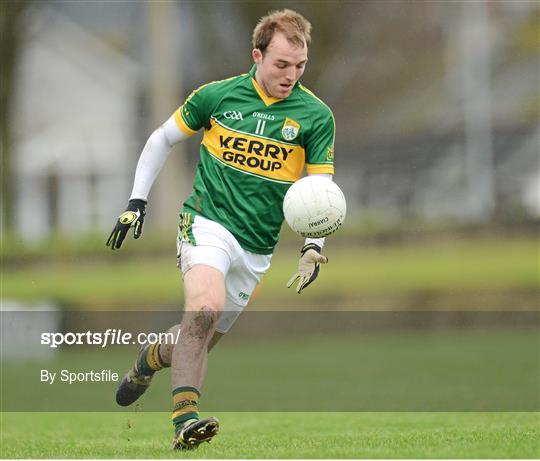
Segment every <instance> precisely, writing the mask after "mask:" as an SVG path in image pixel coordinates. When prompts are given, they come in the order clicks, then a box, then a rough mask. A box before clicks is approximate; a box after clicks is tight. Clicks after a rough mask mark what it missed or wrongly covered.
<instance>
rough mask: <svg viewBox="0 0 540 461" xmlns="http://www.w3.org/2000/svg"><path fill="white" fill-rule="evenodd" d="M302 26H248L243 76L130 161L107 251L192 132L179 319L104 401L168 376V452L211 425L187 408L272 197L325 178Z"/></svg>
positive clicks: (310, 262)
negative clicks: (194, 152)
mask: <svg viewBox="0 0 540 461" xmlns="http://www.w3.org/2000/svg"><path fill="white" fill-rule="evenodd" d="M310 32H311V24H310V23H309V22H308V21H307V20H306V19H305V18H304V17H302V16H301V15H300V14H298V13H296V12H294V11H291V10H288V9H285V10H281V11H273V12H271V13H269V14H268V15H267V16H264V17H263V18H261V19H260V21H259V23H258V24H257V26H256V27H255V30H254V31H253V51H252V57H253V61H254V66H253V68H252V69H251V70H250V71H249V72H248V73H246V74H242V75H239V76H236V77H232V78H229V79H227V80H221V81H217V82H212V83H208V84H206V85H203V86H201V87H200V88H198V89H197V90H195V91H194V92H193V93H191V95H190V96H189V97H188V98H187V99H186V101H185V102H184V104H183V105H182V106H180V108H179V109H178V110H177V111H176V112H175V113H174V114H173V115H172V116H171V117H170V118H169V119H168V120H167V121H166V122H165V123H164V124H163V125H162V126H160V127H159V128H158V129H157V130H156V131H154V132H153V133H152V135H151V136H150V138H149V139H148V142H147V143H146V145H145V147H144V150H143V152H142V154H141V156H140V159H139V162H138V164H137V169H136V172H135V180H134V186H133V191H132V193H131V197H130V200H129V204H128V207H127V209H126V211H125V212H124V213H123V214H122V215H120V217H119V218H118V221H117V223H116V226H115V228H114V229H113V231H112V233H111V235H110V237H109V239H108V241H107V245H109V246H110V247H111V248H112V249H118V248H120V247H121V245H122V242H123V241H124V238H125V237H126V235H127V232H128V230H129V229H130V228H131V227H133V228H134V237H135V238H136V239H137V238H139V237H140V236H141V234H142V227H143V222H144V216H145V208H146V205H147V197H148V194H149V192H150V188H151V186H152V184H153V182H154V180H155V179H156V177H157V175H158V173H159V171H160V170H161V168H162V166H163V164H164V162H165V160H166V158H167V156H168V154H169V151H170V149H171V148H172V146H174V145H175V144H176V143H178V142H179V141H181V140H183V139H186V138H187V137H189V136H191V135H193V134H194V133H196V132H197V131H198V130H200V129H204V136H203V139H202V143H201V146H200V159H199V164H198V166H197V172H196V176H195V180H194V184H193V192H192V193H191V195H190V196H189V197H188V198H187V200H186V201H185V202H184V204H183V209H182V210H181V213H180V222H179V228H178V239H177V250H178V251H177V254H178V267H179V268H180V270H181V272H182V276H183V280H184V294H185V308H184V315H183V319H182V323H181V324H180V325H177V326H175V327H173V328H172V329H171V330H170V331H177V330H178V328H180V335H179V341H178V343H177V344H174V345H170V344H162V345H160V344H147V345H145V346H143V347H142V348H141V350H140V352H139V354H138V357H137V359H136V361H135V364H134V365H133V367H132V369H131V370H130V371H129V372H128V373H127V374H126V376H125V377H124V378H123V380H122V381H121V383H120V385H119V387H118V390H117V394H116V401H117V402H118V404H120V405H124V406H125V405H130V404H131V403H133V402H134V401H135V400H137V399H138V398H139V397H140V396H141V395H142V394H143V392H145V391H146V389H147V388H148V386H149V384H150V382H151V380H152V378H153V375H154V373H155V372H156V371H158V370H161V369H162V368H165V367H171V369H172V373H171V375H172V398H173V412H172V422H173V425H174V428H175V438H174V441H173V447H174V448H175V449H190V448H195V447H196V446H198V445H199V444H200V443H202V442H205V441H210V440H211V439H212V438H213V437H214V436H215V435H216V434H217V432H218V429H219V422H218V420H217V419H216V418H214V417H210V418H205V419H200V417H199V409H198V399H199V396H200V390H201V388H202V385H203V382H204V378H205V375H206V365H207V356H208V351H209V350H210V349H211V348H212V347H213V346H214V345H215V344H216V343H217V341H218V340H219V339H220V338H221V337H222V336H223V335H224V334H225V333H226V332H227V331H228V330H229V329H230V328H231V325H232V324H233V323H234V321H235V320H236V319H237V317H238V316H239V314H240V313H241V311H242V310H243V309H244V308H245V307H246V305H247V303H248V301H249V298H250V296H251V294H252V292H253V290H254V289H255V287H256V285H257V284H258V283H259V281H260V280H261V278H262V276H263V275H264V274H265V273H266V271H267V270H268V268H269V267H270V260H271V258H272V252H273V250H274V247H275V245H276V243H277V241H278V236H279V231H280V228H281V224H282V222H283V211H282V204H283V198H284V196H285V193H286V192H287V189H288V188H289V186H290V185H291V184H292V183H294V182H295V181H296V180H298V179H299V178H300V177H301V175H302V174H303V170H304V166H305V167H306V169H307V174H320V175H325V176H327V177H329V178H331V175H332V174H333V172H334V167H333V148H334V129H335V125H334V118H333V116H332V112H331V110H330V109H329V108H328V106H326V105H325V104H324V103H323V102H322V101H321V100H320V99H319V98H317V97H316V96H315V95H314V94H313V93H312V92H311V91H309V90H308V89H307V88H305V87H304V86H302V84H301V83H300V82H299V81H298V80H299V78H300V77H301V76H302V74H303V73H304V70H305V67H306V63H307V60H308V47H309V44H310V41H311V37H310ZM323 243H324V239H306V242H305V244H304V246H303V248H302V250H301V252H300V261H299V264H298V271H297V272H296V273H295V274H294V275H293V277H292V278H291V280H289V283H288V287H290V286H292V285H293V284H294V283H295V282H298V284H297V288H296V291H297V292H298V293H300V292H301V291H302V289H304V288H306V287H307V286H308V285H309V284H310V283H311V282H313V281H314V280H315V278H316V277H317V275H318V272H319V264H321V263H326V262H327V259H326V257H325V256H323V255H321V248H322V246H323Z"/></svg>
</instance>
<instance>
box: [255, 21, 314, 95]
mask: <svg viewBox="0 0 540 461" xmlns="http://www.w3.org/2000/svg"><path fill="white" fill-rule="evenodd" d="M252 55H253V60H254V61H255V64H257V72H256V74H255V79H256V80H257V83H258V84H259V85H260V86H261V87H262V89H263V90H264V92H265V93H266V94H267V96H273V97H274V98H280V99H284V98H286V97H287V96H289V94H291V91H292V89H293V87H294V84H295V83H296V82H297V81H298V79H299V78H300V77H301V76H302V74H303V73H304V69H305V67H306V63H307V46H304V47H302V48H299V47H298V46H296V45H294V44H292V43H290V42H289V41H288V40H287V39H286V38H285V35H283V34H282V33H279V32H278V33H276V34H274V36H273V37H272V40H271V41H270V44H269V45H268V47H267V48H266V50H265V52H264V54H263V53H261V51H260V50H258V49H255V50H253V53H252Z"/></svg>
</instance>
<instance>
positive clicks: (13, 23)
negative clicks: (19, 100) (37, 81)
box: [0, 0, 32, 231]
mask: <svg viewBox="0 0 540 461" xmlns="http://www.w3.org/2000/svg"><path fill="white" fill-rule="evenodd" d="M31 2H32V0H2V1H0V61H1V62H2V65H1V66H0V157H1V173H0V175H1V179H2V181H1V183H2V185H1V194H0V204H1V211H0V212H1V223H2V224H1V230H2V231H5V230H10V229H11V228H12V226H13V206H12V187H11V186H12V185H11V178H12V176H11V147H12V139H11V132H10V128H11V127H10V119H11V110H12V107H13V96H14V93H15V92H14V88H15V80H16V67H17V57H18V53H19V50H20V45H21V41H22V38H23V36H24V27H23V25H22V21H21V18H22V15H23V13H24V11H25V10H26V9H27V8H28V6H29V5H30V4H31Z"/></svg>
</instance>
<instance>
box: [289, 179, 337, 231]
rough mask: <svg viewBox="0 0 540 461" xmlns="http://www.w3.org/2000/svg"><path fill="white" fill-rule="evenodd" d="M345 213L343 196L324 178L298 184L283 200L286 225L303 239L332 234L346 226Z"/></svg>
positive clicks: (306, 180)
mask: <svg viewBox="0 0 540 461" xmlns="http://www.w3.org/2000/svg"><path fill="white" fill-rule="evenodd" d="M346 213H347V204H346V202H345V196H344V195H343V192H341V189H340V188H339V187H338V185H337V184H336V183H335V182H334V181H332V180H331V179H328V178H325V177H323V176H317V175H312V176H306V177H305V178H302V179H300V180H298V181H296V182H295V183H294V184H293V185H292V186H291V187H290V188H289V190H288V191H287V194H286V195H285V199H284V200H283V214H284V215H285V221H287V224H288V225H289V227H290V228H291V229H292V230H293V231H294V232H296V233H297V234H298V235H301V236H302V237H309V238H320V237H326V236H327V235H330V234H333V233H334V232H335V231H337V230H338V229H339V228H340V227H341V226H342V225H343V222H344V221H345V214H346Z"/></svg>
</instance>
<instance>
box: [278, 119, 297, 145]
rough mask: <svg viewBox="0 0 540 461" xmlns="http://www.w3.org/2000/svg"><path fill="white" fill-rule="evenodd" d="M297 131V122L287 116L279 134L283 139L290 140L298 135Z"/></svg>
mask: <svg viewBox="0 0 540 461" xmlns="http://www.w3.org/2000/svg"><path fill="white" fill-rule="evenodd" d="M299 131H300V124H299V123H297V122H295V121H294V120H292V119H290V118H288V117H287V118H285V123H284V124H283V128H282V129H281V136H283V139H285V141H292V140H293V139H295V138H296V137H297V136H298V132H299Z"/></svg>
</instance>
